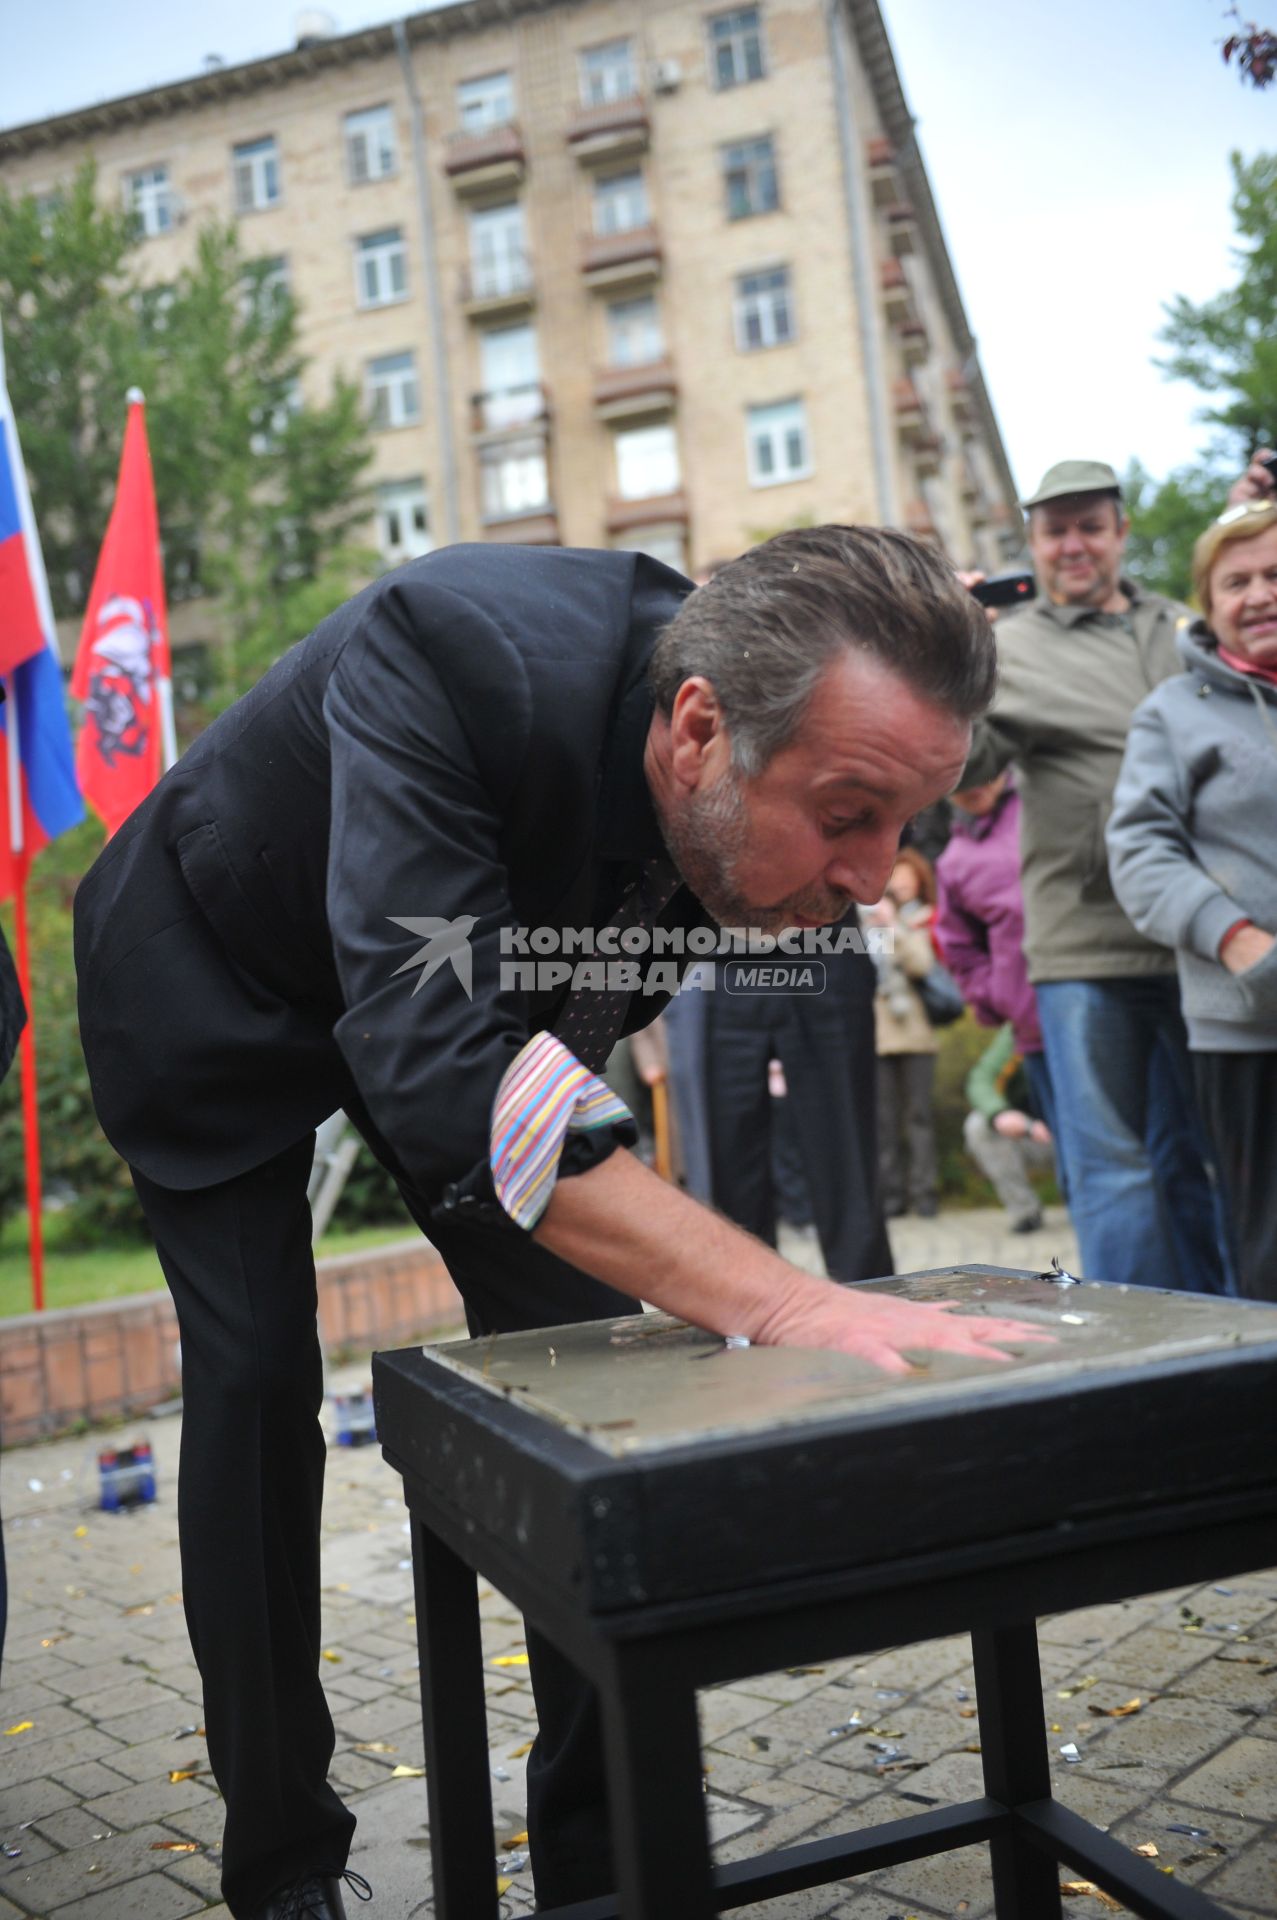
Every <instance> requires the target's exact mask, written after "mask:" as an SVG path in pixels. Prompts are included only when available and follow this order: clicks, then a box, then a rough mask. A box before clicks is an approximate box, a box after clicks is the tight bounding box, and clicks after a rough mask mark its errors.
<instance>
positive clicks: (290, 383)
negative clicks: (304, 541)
mask: <svg viewBox="0 0 1277 1920" xmlns="http://www.w3.org/2000/svg"><path fill="white" fill-rule="evenodd" d="M304 404H305V403H304V401H303V399H302V390H301V382H300V381H299V380H296V379H294V380H287V381H285V383H284V385H283V387H282V389H281V388H278V387H277V388H276V389H275V391H274V393H269V392H268V393H267V394H266V395H265V397H264V398H263V399H262V400H260V401H259V403H258V404H257V406H255V407H254V409H253V411H252V414H251V416H250V418H251V421H252V432H251V433H250V434H249V436H248V444H249V446H250V447H251V449H252V451H253V452H254V453H256V454H264V453H277V452H278V451H279V447H280V444H281V442H282V441H283V438H284V435H285V434H286V433H287V431H288V423H289V421H290V420H291V419H292V418H293V417H294V415H295V414H299V413H300V412H301V410H302V407H303V405H304ZM295 537H296V536H295V534H294V538H295Z"/></svg>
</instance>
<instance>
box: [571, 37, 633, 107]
mask: <svg viewBox="0 0 1277 1920" xmlns="http://www.w3.org/2000/svg"><path fill="white" fill-rule="evenodd" d="M579 58H580V63H581V104H582V106H586V107H601V106H604V105H605V104H606V103H607V101H609V100H628V99H629V98H630V96H631V95H632V94H634V93H637V91H638V88H637V86H636V84H635V79H634V62H633V60H632V59H631V57H630V43H629V41H628V40H609V41H608V43H607V45H606V46H603V47H587V48H586V49H585V51H584V53H582V54H581V55H580V56H579Z"/></svg>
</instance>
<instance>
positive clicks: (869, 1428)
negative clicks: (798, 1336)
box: [373, 1267, 1277, 1920]
mask: <svg viewBox="0 0 1277 1920" xmlns="http://www.w3.org/2000/svg"><path fill="white" fill-rule="evenodd" d="M875 1284H877V1285H879V1286H881V1287H884V1288H886V1289H887V1290H889V1291H891V1292H893V1293H898V1294H903V1295H906V1296H907V1297H908V1298H910V1299H914V1300H934V1299H956V1300H958V1301H960V1302H961V1303H962V1306H961V1310H962V1311H965V1312H971V1313H977V1314H978V1313H988V1312H992V1313H998V1314H1014V1315H1016V1316H1018V1317H1021V1318H1026V1319H1029V1320H1031V1321H1036V1322H1040V1323H1041V1324H1043V1325H1044V1326H1047V1327H1049V1328H1051V1329H1052V1330H1053V1331H1055V1332H1057V1333H1058V1335H1059V1344H1058V1346H1055V1347H1048V1346H1031V1347H1029V1348H1026V1350H1025V1351H1024V1353H1023V1355H1021V1356H1017V1357H1016V1359H1015V1361H1014V1363H1013V1364H1011V1365H1007V1366H996V1365H992V1364H988V1363H982V1362H979V1361H966V1360H962V1359H958V1358H956V1357H954V1356H950V1355H939V1354H933V1355H930V1356H920V1358H922V1359H924V1360H925V1362H926V1364H925V1365H924V1367H923V1368H922V1369H921V1370H920V1371H918V1372H917V1373H916V1374H915V1375H913V1376H911V1377H909V1378H907V1379H898V1378H897V1379H893V1378H892V1377H890V1376H888V1375H886V1374H883V1373H880V1372H878V1371H876V1370H875V1369H873V1368H871V1367H869V1366H868V1365H866V1364H864V1363H862V1362H859V1361H857V1360H854V1359H851V1358H849V1357H847V1356H843V1355H837V1354H830V1353H822V1352H810V1351H795V1350H781V1349H776V1348H758V1347H753V1348H748V1349H735V1348H732V1347H729V1346H726V1345H725V1344H724V1342H723V1341H721V1340H719V1339H717V1338H715V1337H714V1336H713V1335H710V1334H705V1333H701V1332H699V1331H697V1330H695V1329H693V1328H690V1327H686V1326H684V1325H683V1324H682V1323H681V1322H678V1321H675V1320H671V1319H669V1318H668V1317H667V1316H665V1315H663V1314H650V1315H644V1316H642V1317H641V1318H634V1319H627V1320H614V1321H604V1322H597V1323H594V1324H591V1325H586V1326H578V1327H566V1328H554V1329H549V1330H542V1331H539V1332H536V1333H522V1334H505V1335H501V1336H498V1337H496V1338H492V1339H485V1340H473V1341H465V1342H458V1343H456V1344H452V1345H445V1346H440V1347H434V1348H425V1349H411V1350H408V1351H405V1352H400V1353H386V1354H378V1355H377V1356H375V1358H374V1361H373V1378H374V1385H375V1393H376V1406H377V1432H378V1435H379V1437H380V1439H381V1442H382V1444H383V1449H384V1452H385V1456H386V1458H387V1460H388V1461H389V1462H390V1464H391V1465H392V1466H393V1467H394V1468H395V1469H396V1470H397V1471H398V1472H399V1473H401V1474H402V1475H403V1478H404V1485H405V1496H406V1499H407V1503H408V1507H409V1510H410V1513H411V1516H412V1540H413V1565H414V1570H415V1582H416V1596H417V1631H418V1639H419V1645H420V1656H421V1683H422V1701H423V1714H424V1721H425V1738H426V1767H427V1775H428V1789H429V1808H430V1830H431V1843H432V1853H433V1869H434V1886H435V1901H436V1915H437V1920H495V1915H496V1913H497V1897H496V1891H495V1888H496V1879H495V1872H494V1851H493V1832H492V1806H491V1797H490V1785H489V1776H488V1766H489V1756H488V1746H487V1734H486V1723H485V1715H484V1692H483V1667H482V1656H481V1650H480V1640H479V1614H478V1600H477V1583H476V1579H475V1574H476V1572H477V1573H479V1574H481V1575H482V1576H483V1577H484V1578H485V1579H487V1580H490V1581H491V1582H493V1584H494V1585H495V1586H497V1587H498V1588H499V1589H500V1590H501V1592H502V1593H504V1594H506V1595H508V1596H509V1597H510V1599H511V1600H513V1601H514V1602H515V1603H516V1604H517V1605H518V1606H519V1607H520V1608H521V1609H522V1610H523V1613H524V1615H525V1617H526V1619H527V1620H528V1621H529V1622H531V1623H532V1624H533V1625H534V1626H536V1627H537V1628H539V1629H540V1631H541V1632H542V1633H544V1634H545V1635H546V1636H547V1637H548V1638H549V1639H550V1640H551V1641H553V1642H554V1643H555V1644H556V1645H557V1646H558V1647H559V1648H560V1649H561V1650H562V1651H563V1652H564V1653H565V1654H566V1655H567V1656H568V1657H569V1658H570V1659H571V1660H572V1661H574V1662H575V1663H576V1664H577V1665H578V1666H579V1667H580V1668H581V1670H582V1671H583V1672H585V1673H587V1674H588V1675H589V1676H590V1678H591V1680H592V1681H593V1682H594V1684H595V1685H596V1687H597V1688H598V1690H599V1695H600V1701H601V1707H602V1714H603V1725H604V1738H605V1744H606V1754H607V1767H608V1792H609V1800H610V1805H611V1809H612V1830H613V1843H614V1849H615V1854H616V1861H617V1872H618V1878H619V1888H618V1894H617V1897H616V1898H615V1899H605V1900H595V1901H589V1902H583V1903H579V1904H577V1905H575V1906H573V1907H571V1908H559V1909H557V1910H556V1911H557V1912H558V1914H559V1915H560V1916H562V1917H563V1920H566V1917H567V1916H568V1915H569V1914H570V1915H572V1916H573V1920H607V1916H614V1915H617V1914H619V1915H621V1916H623V1917H624V1920H702V1917H703V1916H708V1915H711V1914H714V1913H718V1912H722V1911H724V1910H726V1909H729V1908H732V1907H738V1906H744V1905H747V1904H749V1903H750V1902H752V1901H757V1900H763V1899H768V1898H773V1897H775V1896H777V1895H781V1894H784V1893H788V1892H792V1891H795V1890H797V1889H799V1888H802V1887H807V1886H813V1885H818V1884H823V1883H825V1882H827V1881H832V1880H841V1879H844V1878H847V1877H849V1876H852V1875H855V1874H858V1873H866V1872H869V1871H871V1870H873V1869H876V1868H880V1867H885V1866H891V1865H894V1864H896V1863H898V1862H900V1861H903V1860H909V1859H916V1858H919V1857H922V1856H924V1855H928V1854H932V1853H940V1852H945V1851H948V1850H949V1849H951V1848H954V1847H961V1846H966V1845H969V1844H971V1843H972V1842H976V1841H986V1840H987V1841H988V1842H989V1843H990V1851H991V1859H992V1867H993V1881H994V1890H995V1898H996V1907H997V1913H998V1916H999V1920H1054V1917H1055V1916H1058V1915H1059V1914H1060V1912H1061V1908H1060V1896H1059V1871H1058V1864H1057V1863H1059V1862H1062V1861H1063V1862H1067V1863H1068V1865H1069V1866H1070V1867H1071V1868H1073V1869H1074V1870H1080V1871H1081V1872H1083V1873H1084V1874H1086V1875H1087V1876H1088V1877H1089V1878H1091V1879H1092V1880H1094V1881H1095V1882H1096V1883H1097V1884H1098V1885H1100V1886H1101V1887H1103V1888H1105V1889H1106V1890H1107V1891H1108V1892H1110V1893H1112V1894H1113V1895H1115V1896H1116V1897H1117V1898H1119V1899H1120V1900H1122V1901H1123V1902H1124V1903H1125V1905H1126V1906H1127V1907H1128V1908H1129V1909H1130V1910H1131V1911H1132V1912H1134V1913H1136V1914H1141V1915H1145V1916H1150V1917H1151V1920H1208V1916H1213V1917H1214V1920H1218V1917H1219V1916H1221V1915H1222V1914H1223V1909H1222V1908H1221V1907H1219V1906H1218V1905H1217V1904H1216V1903H1214V1902H1213V1901H1211V1900H1209V1899H1207V1898H1206V1897H1205V1896H1204V1895H1203V1894H1202V1893H1201V1892H1199V1891H1197V1890H1195V1889H1193V1888H1190V1887H1187V1886H1184V1885H1180V1884H1177V1883H1176V1882H1175V1881H1173V1880H1171V1879H1169V1878H1168V1877H1167V1876H1165V1875H1162V1874H1160V1873H1158V1872H1157V1871H1156V1870H1155V1869H1154V1868H1152V1867H1151V1866H1149V1865H1148V1863H1147V1862H1146V1861H1144V1860H1141V1859H1139V1858H1137V1857H1136V1856H1135V1855H1134V1854H1132V1853H1130V1852H1128V1851H1127V1849H1126V1848H1124V1847H1122V1846H1120V1845H1119V1844H1118V1843H1117V1842H1116V1841H1113V1840H1111V1839H1109V1838H1108V1837H1107V1836H1106V1835H1104V1834H1103V1833H1101V1832H1099V1831H1098V1830H1097V1829H1096V1828H1094V1827H1092V1826H1090V1825H1089V1824H1088V1823H1087V1822H1085V1821H1083V1820H1081V1819H1080V1818H1078V1816H1077V1815H1075V1814H1073V1813H1071V1812H1070V1811H1069V1810H1068V1809H1066V1808H1064V1807H1062V1806H1061V1805H1059V1803H1057V1802H1056V1801H1055V1800H1053V1799H1052V1797H1051V1787H1050V1776H1049V1768H1048V1756H1047V1744H1046V1732H1045V1724H1044V1717H1043V1709H1042V1690H1041V1678H1040V1673H1039V1667H1038V1649H1037V1632H1036V1624H1035V1623H1036V1620H1037V1617H1038V1616H1039V1615H1041V1614H1045V1613H1054V1612H1060V1611H1064V1610H1068V1609H1071V1608H1075V1607H1081V1606H1087V1605H1090V1604H1092V1603H1095V1602H1100V1601H1112V1600H1116V1599H1120V1598H1123V1597H1125V1596H1127V1595H1131V1594H1137V1593H1143V1592H1152V1591H1156V1590H1157V1589H1159V1588H1162V1587H1168V1586H1174V1585H1181V1584H1184V1585H1186V1584H1189V1583H1193V1582H1197V1581H1202V1580H1207V1579H1216V1578H1219V1577H1221V1576H1222V1575H1225V1574H1229V1573H1237V1572H1241V1571H1244V1570H1247V1569H1252V1568H1258V1567H1265V1566H1270V1565H1273V1564H1274V1563H1277V1307H1270V1306H1266V1305H1256V1304H1250V1303H1241V1302H1235V1301H1220V1300H1214V1299H1207V1298H1202V1297H1199V1296H1192V1295H1185V1294H1179V1293H1169V1292H1162V1291H1158V1290H1153V1289H1147V1288H1134V1289H1127V1288H1124V1287H1110V1286H1103V1285H1092V1284H1089V1283H1083V1284H1081V1285H1078V1284H1071V1285H1064V1286H1061V1285H1059V1284H1058V1283H1057V1282H1055V1281H1053V1280H1049V1279H1047V1278H1044V1277H1043V1276H1035V1275H1030V1274H1014V1273H1007V1272H1004V1271H999V1270H996V1269H992V1268H970V1267H968V1268H961V1269H952V1270H948V1271H946V1272H943V1273H936V1274H913V1275H909V1276H905V1277H903V1278H899V1279H896V1280H891V1281H881V1282H877V1283H875ZM959 1630H964V1631H969V1632H970V1634H971V1639H972V1645H973V1650H974V1658H975V1672H976V1684H977V1698H978V1704H979V1727H980V1739H981V1746H982V1753H983V1767H984V1784H985V1793H984V1796H983V1797H982V1798H980V1799H977V1800H971V1801H967V1802H965V1803H963V1804H961V1805H956V1806H952V1807H946V1808H939V1809H934V1810H931V1811H928V1812H924V1813H919V1814H917V1815H916V1816H913V1817H911V1818H908V1819H904V1820H895V1821H891V1822H889V1823H887V1824H886V1825H881V1826H875V1827H872V1828H868V1829H865V1830H863V1831H859V1832H851V1833H848V1834H846V1835H844V1836H842V1837H841V1838H838V1839H834V1840H827V1841H818V1842H813V1843H809V1844H806V1845H800V1846H794V1847H789V1848H786V1849H784V1850H783V1851H781V1852H776V1853H772V1854H768V1855H765V1856H763V1857H762V1858H760V1859H755V1860H751V1861H748V1862H743V1863H739V1864H733V1865H730V1866H725V1867H719V1868H717V1869H714V1868H712V1866H711V1863H710V1858H709V1850H708V1845H707V1839H706V1830H705V1819H704V1795H703V1788H702V1773H701V1755H700V1746H699V1732H698V1725H697V1716H696V1689H697V1688H698V1687H704V1686H709V1685H712V1684H714V1683H716V1682H720V1681H726V1680H738V1679H742V1678H744V1677H746V1676H748V1675H751V1674H756V1673H764V1672H771V1671H775V1670H777V1669H780V1668H783V1667H788V1666H793V1665H797V1664H800V1663H805V1662H810V1661H819V1660H823V1659H832V1658H836V1657H839V1656H844V1655H848V1654H856V1653H864V1652H868V1651H872V1650H877V1649H879V1648H882V1647H885V1646H896V1645H902V1644H905V1643H908V1642H911V1641H915V1640H921V1639H929V1638H933V1637H939V1636H941V1635H944V1634H948V1633H952V1632H955V1631H959Z"/></svg>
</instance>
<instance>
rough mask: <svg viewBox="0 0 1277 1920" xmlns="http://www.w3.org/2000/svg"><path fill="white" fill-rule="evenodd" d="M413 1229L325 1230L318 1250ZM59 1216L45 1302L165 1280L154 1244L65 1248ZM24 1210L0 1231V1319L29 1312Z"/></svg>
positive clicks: (72, 1301) (348, 1248) (106, 1296)
mask: <svg viewBox="0 0 1277 1920" xmlns="http://www.w3.org/2000/svg"><path fill="white" fill-rule="evenodd" d="M413 1231H414V1228H413V1227H412V1225H411V1223H410V1222H408V1221H397V1222H393V1223H391V1224H390V1225H388V1226H384V1227H362V1228H360V1229H359V1230H358V1231H357V1232H354V1233H340V1232H337V1233H326V1234H325V1235H324V1238H323V1239H322V1240H321V1241H320V1243H319V1246H318V1247H317V1248H316V1252H317V1253H318V1254H319V1255H320V1257H321V1258H322V1257H323V1256H324V1255H326V1254H331V1253H353V1252H355V1251H356V1250H357V1249H358V1248H360V1247H378V1246H384V1245H385V1244H386V1242H387V1241H389V1240H403V1239H406V1238H408V1237H409V1236H410V1235H411V1234H412V1233H413ZM65 1240H66V1232H65V1228H64V1226H63V1224H62V1221H61V1219H60V1216H59V1215H58V1214H56V1213H52V1214H48V1215H46V1217H45V1222H44V1304H45V1306H46V1307H79V1306H83V1305H84V1304H85V1303H86V1302H87V1301H90V1300H118V1299H120V1298H121V1297H123V1296H124V1295H126V1294H130V1293H147V1292H149V1291H150V1290H151V1288H153V1287H162V1286H163V1285H164V1276H163V1274H162V1273H161V1272H160V1266H159V1262H158V1260H157V1259H156V1257H155V1249H154V1248H153V1247H152V1246H150V1245H149V1243H146V1242H141V1241H124V1242H121V1243H104V1244H103V1245H102V1246H100V1247H68V1246H67V1245H66V1244H65ZM27 1255H28V1248H27V1221H26V1214H25V1213H23V1214H22V1215H21V1216H20V1217H19V1218H15V1219H12V1220H9V1221H8V1222H6V1224H5V1226H4V1228H3V1230H2V1231H0V1319H8V1318H9V1317H10V1316H11V1315H12V1314H15V1313H29V1312H30V1311H31V1271H30V1267H29V1265H28V1259H27Z"/></svg>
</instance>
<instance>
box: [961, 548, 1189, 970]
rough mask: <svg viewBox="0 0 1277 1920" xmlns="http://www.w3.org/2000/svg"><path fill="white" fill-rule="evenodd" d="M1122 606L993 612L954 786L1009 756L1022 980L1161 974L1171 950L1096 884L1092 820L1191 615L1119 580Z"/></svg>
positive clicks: (988, 776) (1098, 823)
mask: <svg viewBox="0 0 1277 1920" xmlns="http://www.w3.org/2000/svg"><path fill="white" fill-rule="evenodd" d="M1122 589H1123V592H1124V593H1125V594H1126V595H1127V597H1128V599H1129V600H1130V602H1131V607H1130V611H1129V612H1128V613H1125V614H1104V613H1096V612H1095V611H1093V610H1092V609H1091V608H1089V607H1056V606H1052V604H1051V603H1050V601H1048V600H1045V599H1038V600H1034V601H1032V602H1031V603H1030V604H1029V605H1028V606H1025V607H1021V608H1019V609H1017V611H1016V612H1015V613H1013V614H1011V615H1010V616H1009V617H1008V616H1006V615H1004V616H1003V618H1002V619H1001V620H999V622H998V625H997V628H996V633H997V641H998V693H997V698H996V700H995V701H994V704H993V707H992V709H991V711H990V713H989V714H988V716H987V717H986V718H985V719H984V720H982V721H979V722H978V723H977V725H976V730H975V738H974V740H973V742H972V748H971V758H970V759H969V761H968V762H967V766H966V770H965V771H964V773H963V775H962V782H961V784H962V785H963V786H975V785H979V784H980V783H982V782H983V781H986V780H992V779H993V777H994V775H995V774H997V773H1000V772H1001V770H1002V768H1003V767H1005V766H1007V765H1008V764H1009V763H1010V762H1012V761H1014V762H1015V765H1016V767H1017V769H1018V784H1019V788H1020V794H1021V797H1022V800H1023V812H1022V814H1021V819H1020V858H1021V864H1022V873H1023V882H1024V920H1025V938H1024V950H1025V954H1026V957H1027V959H1028V963H1029V978H1030V980H1032V981H1033V982H1034V983H1035V984H1038V983H1040V982H1042V981H1048V980H1109V979H1115V978H1120V977H1122V976H1124V975H1132V974H1143V975H1147V974H1160V973H1172V972H1173V971H1174V968H1175V959H1174V955H1173V954H1172V953H1171V952H1170V951H1169V950H1168V949H1167V948H1166V947H1162V946H1158V945H1156V944H1154V942H1152V941H1151V940H1146V939H1145V938H1144V936H1143V935H1142V934H1139V933H1137V932H1136V931H1135V928H1134V927H1133V926H1132V925H1131V923H1130V921H1129V920H1128V919H1127V917H1126V915H1125V914H1124V913H1123V912H1122V909H1121V908H1120V907H1119V906H1118V904H1117V900H1116V898H1115V897H1114V894H1113V889H1112V887H1111V885H1110V884H1109V870H1108V855H1107V852H1106V849H1105V844H1104V829H1105V826H1106V825H1107V823H1108V816H1109V813H1110V810H1111V808H1112V805H1113V789H1114V787H1115V786H1116V785H1117V776H1118V772H1119V770H1120V768H1121V765H1122V754H1123V751H1124V749H1125V746H1126V735H1127V731H1128V729H1129V727H1130V723H1131V715H1132V714H1133V713H1134V711H1135V709H1136V707H1137V706H1138V705H1139V703H1140V701H1141V700H1143V699H1144V697H1145V695H1146V694H1148V693H1150V692H1151V691H1152V689H1153V688H1154V687H1156V686H1159V685H1160V684H1161V682H1162V681H1163V680H1168V679H1170V677H1171V676H1172V675H1173V674H1175V673H1179V672H1182V671H1183V667H1182V662H1181V661H1180V657H1179V654H1178V652H1177V650H1176V644H1175V639H1176V634H1177V632H1178V630H1179V628H1180V627H1181V626H1182V625H1184V624H1186V623H1187V622H1188V621H1189V620H1190V619H1191V617H1192V616H1191V615H1190V614H1189V613H1188V612H1187V610H1186V609H1185V608H1184V607H1181V606H1179V605H1178V604H1177V603H1176V602H1175V601H1173V600H1164V599H1162V598H1161V596H1160V595H1158V594H1155V593H1144V592H1142V591H1141V590H1140V588H1138V587H1137V586H1135V585H1134V584H1133V582H1131V581H1129V580H1123V582H1122Z"/></svg>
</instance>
